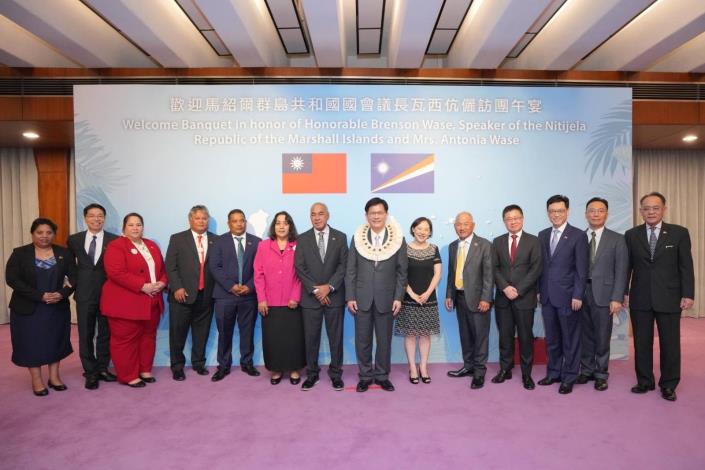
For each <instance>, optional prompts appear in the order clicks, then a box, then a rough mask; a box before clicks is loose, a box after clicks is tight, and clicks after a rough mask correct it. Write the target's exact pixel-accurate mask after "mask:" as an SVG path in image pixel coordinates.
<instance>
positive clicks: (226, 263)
mask: <svg viewBox="0 0 705 470" xmlns="http://www.w3.org/2000/svg"><path fill="white" fill-rule="evenodd" d="M228 228H229V229H230V231H229V232H226V233H224V234H223V235H221V236H220V238H218V240H217V241H216V242H215V244H214V245H213V253H212V254H211V256H210V257H209V259H208V267H209V268H210V271H211V273H212V274H213V278H214V279H215V287H214V288H213V298H214V299H215V323H216V326H217V328H218V371H217V372H216V373H215V374H213V377H212V378H211V380H213V382H217V381H219V380H223V379H224V378H225V376H226V375H228V374H229V373H230V366H231V365H232V362H233V356H232V348H233V332H234V331H235V322H236V321H237V325H238V328H239V331H240V369H241V370H242V371H243V372H244V373H246V374H247V375H250V376H253V377H256V376H258V375H260V373H259V371H258V370H257V369H256V368H255V366H254V365H253V363H252V356H253V355H254V352H255V345H254V335H255V322H256V321H257V295H256V294H255V284H254V268H253V262H254V260H255V253H257V245H259V242H260V238H259V237H256V236H254V235H250V234H249V233H246V231H247V220H246V219H245V213H244V212H243V211H241V210H240V209H233V210H231V211H230V212H229V213H228Z"/></svg>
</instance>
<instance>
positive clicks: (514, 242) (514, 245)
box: [509, 235, 517, 264]
mask: <svg viewBox="0 0 705 470" xmlns="http://www.w3.org/2000/svg"><path fill="white" fill-rule="evenodd" d="M516 258H517V236H516V235H512V246H511V247H510V248H509V263H511V264H514V260H515V259H516Z"/></svg>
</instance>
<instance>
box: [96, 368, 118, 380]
mask: <svg viewBox="0 0 705 470" xmlns="http://www.w3.org/2000/svg"><path fill="white" fill-rule="evenodd" d="M98 380H102V381H103V382H115V381H116V380H117V377H115V374H113V373H110V372H108V371H107V370H104V371H103V372H98Z"/></svg>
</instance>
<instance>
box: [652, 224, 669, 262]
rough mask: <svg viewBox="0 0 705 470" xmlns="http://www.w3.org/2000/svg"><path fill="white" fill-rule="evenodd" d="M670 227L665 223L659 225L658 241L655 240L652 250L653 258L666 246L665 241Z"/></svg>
mask: <svg viewBox="0 0 705 470" xmlns="http://www.w3.org/2000/svg"><path fill="white" fill-rule="evenodd" d="M670 231H671V230H670V227H669V226H668V224H666V223H665V222H662V223H661V232H660V233H659V234H658V240H656V249H655V250H654V258H655V257H656V255H657V254H658V253H660V252H661V249H662V248H663V247H664V245H665V244H666V239H667V238H668V234H669V232H670Z"/></svg>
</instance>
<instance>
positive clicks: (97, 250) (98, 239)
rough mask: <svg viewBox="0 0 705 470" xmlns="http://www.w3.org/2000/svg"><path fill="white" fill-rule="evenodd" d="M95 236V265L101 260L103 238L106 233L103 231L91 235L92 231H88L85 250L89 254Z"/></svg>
mask: <svg viewBox="0 0 705 470" xmlns="http://www.w3.org/2000/svg"><path fill="white" fill-rule="evenodd" d="M93 235H95V237H96V238H95V258H94V259H93V264H95V263H96V262H97V261H98V260H99V259H100V254H101V253H102V252H103V237H104V236H105V231H103V230H101V231H100V232H98V233H91V231H90V230H86V239H85V241H84V242H83V248H85V250H86V254H88V250H89V249H90V248H91V242H92V241H93Z"/></svg>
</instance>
